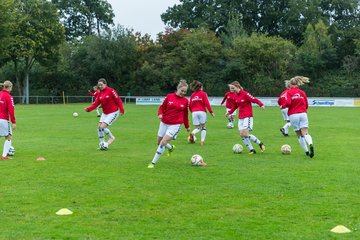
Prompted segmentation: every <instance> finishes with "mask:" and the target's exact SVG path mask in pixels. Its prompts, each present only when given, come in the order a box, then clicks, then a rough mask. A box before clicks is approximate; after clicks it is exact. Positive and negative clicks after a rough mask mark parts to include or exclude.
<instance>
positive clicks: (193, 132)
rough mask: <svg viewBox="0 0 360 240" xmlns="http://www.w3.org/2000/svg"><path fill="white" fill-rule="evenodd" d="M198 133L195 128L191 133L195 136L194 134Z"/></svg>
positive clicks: (197, 129)
mask: <svg viewBox="0 0 360 240" xmlns="http://www.w3.org/2000/svg"><path fill="white" fill-rule="evenodd" d="M198 132H200V129H199V128H195V129H194V130H192V132H191V133H192V134H194V135H195V134H197V133H198Z"/></svg>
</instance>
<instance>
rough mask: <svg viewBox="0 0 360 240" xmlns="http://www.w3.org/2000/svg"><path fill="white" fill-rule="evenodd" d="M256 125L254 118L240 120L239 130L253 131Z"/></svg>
mask: <svg viewBox="0 0 360 240" xmlns="http://www.w3.org/2000/svg"><path fill="white" fill-rule="evenodd" d="M253 125H254V119H253V117H248V118H240V119H239V122H238V128H239V130H244V129H247V130H249V131H252V129H253Z"/></svg>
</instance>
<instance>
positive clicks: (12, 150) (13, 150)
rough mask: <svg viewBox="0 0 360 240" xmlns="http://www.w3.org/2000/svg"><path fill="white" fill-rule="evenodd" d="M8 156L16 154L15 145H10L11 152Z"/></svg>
mask: <svg viewBox="0 0 360 240" xmlns="http://www.w3.org/2000/svg"><path fill="white" fill-rule="evenodd" d="M7 155H8V156H14V155H15V148H14V147H13V146H11V147H10V149H9V152H8V154H7Z"/></svg>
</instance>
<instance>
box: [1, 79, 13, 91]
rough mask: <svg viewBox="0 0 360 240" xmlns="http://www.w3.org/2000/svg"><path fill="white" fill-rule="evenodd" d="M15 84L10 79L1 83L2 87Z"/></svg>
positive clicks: (7, 87) (9, 86)
mask: <svg viewBox="0 0 360 240" xmlns="http://www.w3.org/2000/svg"><path fill="white" fill-rule="evenodd" d="M12 86H13V84H12V82H10V81H9V80H6V81H5V82H3V83H0V87H1V88H2V89H9V88H11V87H12Z"/></svg>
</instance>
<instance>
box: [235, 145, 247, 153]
mask: <svg viewBox="0 0 360 240" xmlns="http://www.w3.org/2000/svg"><path fill="white" fill-rule="evenodd" d="M243 149H244V148H243V146H242V145H241V144H239V143H237V144H235V145H234V146H233V148H232V150H233V152H234V153H241V152H242V151H243Z"/></svg>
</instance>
